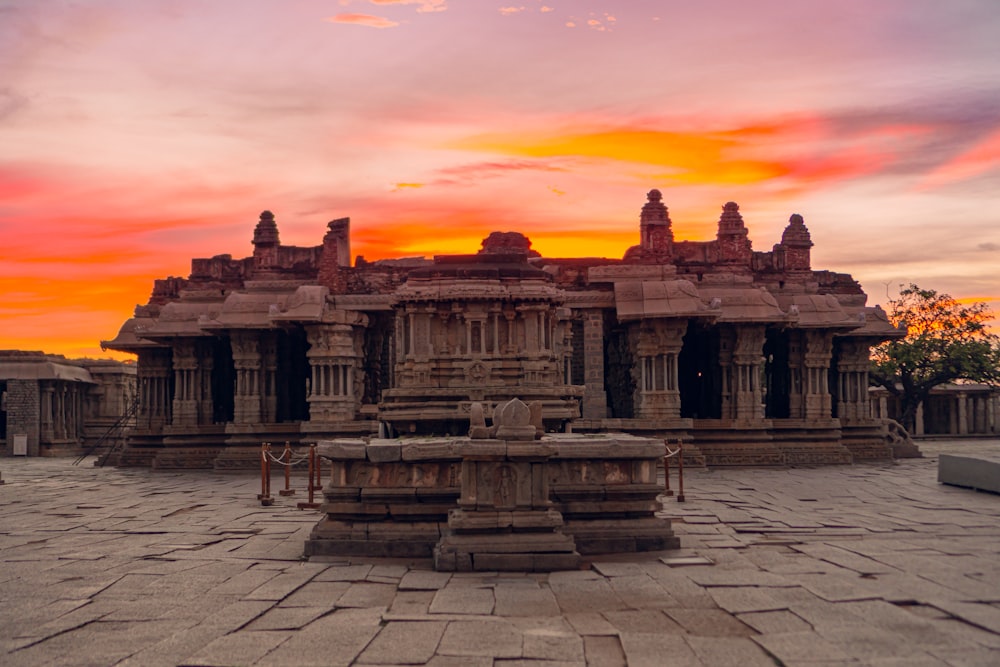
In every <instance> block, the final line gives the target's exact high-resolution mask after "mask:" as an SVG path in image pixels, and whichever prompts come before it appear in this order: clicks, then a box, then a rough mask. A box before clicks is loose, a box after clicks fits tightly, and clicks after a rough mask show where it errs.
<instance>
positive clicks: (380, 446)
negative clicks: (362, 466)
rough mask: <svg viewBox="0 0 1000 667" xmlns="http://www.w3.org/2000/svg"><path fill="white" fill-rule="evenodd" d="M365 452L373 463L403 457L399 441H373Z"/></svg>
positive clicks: (387, 461) (396, 459)
mask: <svg viewBox="0 0 1000 667" xmlns="http://www.w3.org/2000/svg"><path fill="white" fill-rule="evenodd" d="M365 453H366V454H367V456H368V460H369V461H371V462H372V463H389V462H391V461H399V460H401V459H402V449H401V446H400V445H399V443H398V442H388V441H386V442H377V441H373V442H371V443H369V444H368V446H367V447H366V448H365Z"/></svg>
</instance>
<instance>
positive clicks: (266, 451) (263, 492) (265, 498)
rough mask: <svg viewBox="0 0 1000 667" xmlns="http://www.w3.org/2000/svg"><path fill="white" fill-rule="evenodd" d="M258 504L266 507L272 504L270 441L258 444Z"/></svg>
mask: <svg viewBox="0 0 1000 667" xmlns="http://www.w3.org/2000/svg"><path fill="white" fill-rule="evenodd" d="M257 497H258V498H259V499H260V504H261V505H263V506H265V507H267V506H268V505H273V504H274V498H272V497H271V443H268V442H264V443H261V445H260V495H259V496H257Z"/></svg>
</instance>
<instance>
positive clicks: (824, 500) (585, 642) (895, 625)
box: [0, 440, 1000, 667]
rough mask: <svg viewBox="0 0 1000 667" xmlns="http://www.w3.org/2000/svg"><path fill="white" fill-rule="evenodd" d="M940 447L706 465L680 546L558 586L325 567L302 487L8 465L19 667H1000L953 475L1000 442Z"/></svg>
mask: <svg viewBox="0 0 1000 667" xmlns="http://www.w3.org/2000/svg"><path fill="white" fill-rule="evenodd" d="M921 447H922V448H923V449H924V452H925V454H926V455H927V456H926V457H925V458H923V459H911V460H903V461H899V462H897V463H895V464H890V463H879V464H858V465H853V466H834V467H798V468H788V469H748V468H743V469H732V470H718V469H716V470H697V469H688V470H687V471H686V476H685V497H686V502H684V503H678V502H676V500H675V498H664V511H663V516H666V517H671V518H673V519H674V522H675V528H676V531H677V533H678V534H679V535H680V537H681V543H682V549H681V550H680V551H670V552H658V553H650V554H639V555H630V556H613V557H593V558H590V559H588V562H587V563H585V565H584V566H583V567H581V569H580V570H575V571H571V572H556V573H552V574H519V573H474V574H468V573H458V574H449V573H438V572H434V571H433V570H432V569H431V567H430V563H429V562H426V561H402V560H393V561H385V560H382V561H371V560H369V561H366V560H346V559H328V560H327V561H325V562H315V561H312V562H310V561H306V560H303V559H302V557H301V554H302V548H303V543H304V541H305V539H306V537H307V535H308V533H309V530H310V528H311V527H312V525H313V524H314V523H315V522H316V521H317V519H318V514H317V513H316V512H315V511H314V510H300V509H298V508H297V507H296V503H297V502H299V501H301V500H303V498H302V493H303V491H302V490H300V491H299V492H298V493H299V495H298V496H297V497H277V498H276V501H275V504H274V505H273V506H270V507H262V506H261V505H260V503H259V502H258V501H257V497H256V494H257V493H258V491H259V484H260V480H259V476H254V475H250V474H231V473H230V474H217V473H211V472H183V473H179V472H150V471H147V470H116V469H109V468H103V469H102V468H95V467H93V466H92V465H91V460H87V461H85V462H84V463H83V464H81V465H79V466H74V465H73V461H72V459H25V458H17V459H10V458H7V459H0V474H2V476H3V481H4V484H3V485H0V665H5V666H16V665H31V666H33V667H34V666H43V665H88V666H89V665H140V666H143V667H147V666H156V665H214V666H219V665H256V666H261V667H264V666H275V667H278V666H280V667H286V666H305V665H400V664H417V665H421V664H426V665H436V666H439V667H446V666H456V667H457V666H462V667H465V666H472V667H478V666H503V667H516V666H520V665H539V666H541V665H548V666H551V667H557V666H561V665H566V666H571V665H573V666H576V665H626V664H627V665H635V666H641V665H709V666H715V665H722V666H724V665H740V666H754V665H846V664H855V665H887V666H888V665H907V666H920V665H990V666H995V665H1000V495H995V494H988V493H980V492H976V491H972V490H968V489H961V488H955V487H949V486H943V485H939V484H938V483H937V481H936V473H937V458H936V454H937V453H939V452H952V451H954V452H960V453H975V452H985V453H994V454H996V453H1000V440H968V441H938V442H924V443H921ZM279 481H280V480H279V479H278V478H277V476H276V478H275V484H276V485H277V484H278V483H279ZM297 482H298V483H299V485H300V486H302V487H304V484H305V482H304V480H297ZM674 488H676V479H674Z"/></svg>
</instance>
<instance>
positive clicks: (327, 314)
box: [104, 190, 903, 469]
mask: <svg viewBox="0 0 1000 667" xmlns="http://www.w3.org/2000/svg"><path fill="white" fill-rule="evenodd" d="M639 218H640V219H639V244H638V245H636V246H635V247H633V248H631V249H629V250H628V252H627V253H626V254H625V256H624V258H623V259H620V260H618V259H606V258H583V259H558V258H547V257H540V256H538V253H536V252H534V251H532V250H531V246H530V242H529V240H528V239H527V238H526V237H525V236H523V235H521V234H518V233H516V232H506V233H494V234H491V235H490V236H489V237H488V238H487V239H485V240H484V242H483V247H482V249H481V250H480V251H479V252H478V253H477V254H472V255H451V256H441V257H435V258H434V259H433V260H432V261H431V260H424V259H408V260H380V261H375V262H367V261H364V260H363V259H362V258H360V257H359V258H358V259H357V261H356V262H355V264H354V265H353V266H352V265H351V263H350V229H349V220H348V219H339V220H334V221H333V222H331V223H330V224H329V226H328V227H329V228H328V231H327V233H326V236H325V237H324V238H323V243H322V245H318V246H313V247H295V246H285V245H282V244H281V243H280V241H279V237H278V227H277V224H276V222H275V219H274V216H273V215H272V214H271V213H270V212H268V211H265V212H264V213H262V214H261V217H260V221H259V222H258V224H257V227H256V229H255V231H254V237H253V244H254V252H253V255H252V256H251V257H246V258H244V259H233V258H232V257H231V256H230V255H217V256H215V257H212V258H210V259H195V260H193V262H192V267H191V274H190V275H189V276H188V277H187V278H167V279H165V280H159V281H157V282H156V285H155V287H154V289H153V293H152V295H151V297H150V299H149V302H148V303H147V304H146V305H143V306H139V307H137V308H136V311H135V316H134V317H133V318H131V319H129V320H128V321H127V322H126V323H125V324H124V325H123V327H122V328H121V330H120V332H119V333H118V336H117V337H116V338H115V339H114V340H112V341H108V342H105V343H104V345H106V346H107V347H109V348H112V349H116V350H122V351H127V352H134V353H136V354H137V355H138V363H137V367H138V381H139V388H140V395H141V397H142V403H141V406H140V414H139V420H138V425H137V428H136V430H135V432H134V433H133V435H132V437H131V438H130V441H129V445H128V447H127V448H126V450H125V451H124V453H123V454H122V457H121V460H120V464H122V465H154V466H156V467H163V468H171V467H215V468H217V469H224V468H229V467H236V466H247V465H251V466H252V465H255V464H256V461H257V458H256V457H257V449H258V447H259V443H260V442H261V441H271V442H281V441H291V442H293V443H299V442H315V441H318V440H323V439H331V438H344V437H358V436H364V435H370V434H373V433H376V432H378V431H379V427H380V425H381V426H382V429H383V431H385V430H391V431H394V432H396V433H400V434H415V435H419V434H427V435H431V434H434V435H439V436H443V435H448V434H451V435H457V434H460V433H462V434H464V433H465V432H466V430H467V429H468V423H469V422H468V420H469V411H470V406H471V405H472V404H473V403H481V404H482V405H483V406H484V409H485V410H486V411H487V412H488V413H491V411H492V410H493V409H494V407H495V406H496V405H497V404H499V403H501V402H504V401H507V400H509V399H511V398H514V397H520V398H522V399H524V400H525V401H526V402H536V403H539V404H540V405H541V420H542V423H543V425H544V428H545V430H546V431H549V432H554V431H566V430H572V431H574V432H601V431H609V430H610V431H626V432H630V433H633V434H637V435H645V436H655V437H659V438H662V437H669V438H671V439H674V440H677V439H680V440H683V441H684V443H685V448H686V452H687V455H688V460H689V461H690V462H694V463H698V462H705V463H707V464H709V465H744V464H785V463H845V462H850V461H852V460H858V459H871V458H888V457H890V456H891V450H890V446H889V441H890V440H889V436H888V433H887V426H886V422H885V421H884V420H883V419H881V418H874V417H873V416H872V413H871V409H870V403H869V400H868V377H867V368H868V350H869V348H870V346H871V345H873V344H876V343H878V342H880V341H882V340H886V339H888V338H892V337H896V336H902V335H903V332H901V331H897V330H896V329H894V328H893V327H892V326H890V325H889V323H888V322H887V319H886V317H885V314H884V313H883V312H882V311H881V310H879V309H878V308H869V307H866V305H865V304H866V296H865V294H864V292H863V291H862V290H861V288H860V286H859V285H858V283H857V282H856V281H854V280H853V279H852V278H851V277H850V276H849V275H846V274H842V273H833V272H830V271H820V270H814V269H813V268H812V266H811V260H810V251H811V247H812V245H813V243H812V240H811V237H810V233H809V231H808V229H807V228H806V226H805V224H804V222H803V219H802V217H801V216H799V215H793V216H792V217H791V219H790V220H789V223H788V226H787V227H786V229H785V231H784V233H783V234H782V237H781V240H780V242H779V243H777V244H775V245H774V246H773V248H772V249H771V250H769V251H765V252H760V251H755V250H753V248H752V246H751V242H750V239H749V236H748V232H747V229H746V227H745V225H744V222H743V218H742V215H741V213H740V211H739V207H738V206H737V205H736V204H735V203H732V202H730V203H728V204H726V205H725V206H724V207H723V211H722V215H721V218H720V220H719V225H718V233H717V235H716V238H715V239H713V240H710V241H702V242H695V241H677V240H675V238H674V233H673V229H672V222H671V220H670V217H669V215H668V211H667V208H666V206H665V205H664V204H663V202H662V197H661V195H660V192H659V191H657V190H652V191H650V192H649V194H648V197H647V202H646V203H645V205H644V206H643V207H642V210H641V213H640V216H639Z"/></svg>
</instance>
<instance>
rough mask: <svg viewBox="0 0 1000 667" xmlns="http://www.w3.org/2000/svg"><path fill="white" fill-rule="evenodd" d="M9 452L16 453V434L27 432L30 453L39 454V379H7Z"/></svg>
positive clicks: (9, 453)
mask: <svg viewBox="0 0 1000 667" xmlns="http://www.w3.org/2000/svg"><path fill="white" fill-rule="evenodd" d="M6 405H7V433H6V438H7V454H8V455H11V454H13V453H14V436H15V435H17V434H21V433H23V434H27V436H28V455H29V456H38V437H39V422H40V417H41V403H40V399H39V393H38V381H37V380H8V381H7V403H6Z"/></svg>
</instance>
